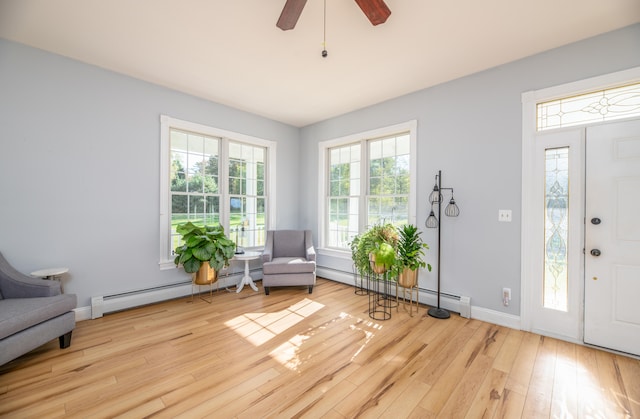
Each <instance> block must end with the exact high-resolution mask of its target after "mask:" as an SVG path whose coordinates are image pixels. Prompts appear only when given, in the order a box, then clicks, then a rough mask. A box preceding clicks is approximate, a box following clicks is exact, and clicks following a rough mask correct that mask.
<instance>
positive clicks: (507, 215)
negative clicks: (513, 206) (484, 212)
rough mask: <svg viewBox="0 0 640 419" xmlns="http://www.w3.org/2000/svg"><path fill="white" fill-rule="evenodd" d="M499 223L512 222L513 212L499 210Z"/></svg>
mask: <svg viewBox="0 0 640 419" xmlns="http://www.w3.org/2000/svg"><path fill="white" fill-rule="evenodd" d="M498 221H501V222H503V223H510V222H511V210H503V209H501V210H498Z"/></svg>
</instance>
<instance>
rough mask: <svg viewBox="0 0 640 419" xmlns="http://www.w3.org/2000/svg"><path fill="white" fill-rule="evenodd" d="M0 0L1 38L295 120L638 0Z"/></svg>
mask: <svg viewBox="0 0 640 419" xmlns="http://www.w3.org/2000/svg"><path fill="white" fill-rule="evenodd" d="M323 1H324V0H309V1H308V2H307V5H306V7H305V9H304V11H303V12H302V15H301V17H300V20H299V21H298V24H297V26H296V27H295V28H294V29H293V30H291V31H287V32H284V31H281V30H280V29H278V28H277V27H276V21H277V20H278V17H279V15H280V11H281V10H282V7H283V5H284V3H285V0H0V37H3V38H6V39H10V40H13V41H17V42H20V43H24V44H27V45H30V46H34V47H37V48H41V49H44V50H47V51H51V52H54V53H57V54H61V55H64V56H67V57H72V58H75V59H77V60H80V61H83V62H86V63H90V64H94V65H96V66H99V67H103V68H107V69H110V70H113V71H116V72H119V73H123V74H127V75H130V76H133V77H136V78H139V79H143V80H147V81H150V82H152V83H156V84H159V85H163V86H167V87H169V88H172V89H176V90H180V91H183V92H186V93H189V94H192V95H195V96H199V97H202V98H205V99H209V100H212V101H215V102H218V103H222V104H225V105H229V106H231V107H234V108H238V109H242V110H246V111H249V112H252V113H255V114H258V115H262V116H265V117H267V118H271V119H274V120H277V121H281V122H284V123H287V124H291V125H294V126H298V127H301V126H305V125H308V124H312V123H314V122H318V121H321V120H324V119H327V118H331V117H333V116H337V115H341V114H344V113H347V112H350V111H353V110H356V109H360V108H363V107H366V106H369V105H372V104H375V103H379V102H382V101H384V100H387V99H391V98H394V97H398V96H401V95H404V94H406V93H410V92H414V91H417V90H420V89H423V88H426V87H429V86H433V85H436V84H439V83H442V82H445V81H448V80H452V79H455V78H458V77H461V76H465V75H468V74H472V73H475V72H477V71H480V70H484V69H487V68H491V67H494V66H496V65H500V64H504V63H507V62H510V61H513V60H516V59H519V58H522V57H525V56H528V55H532V54H535V53H538V52H541V51H545V50H548V49H551V48H555V47H558V46H561V45H565V44H568V43H571V42H574V41H577V40H580V39H584V38H588V37H591V36H594V35H598V34H600V33H604V32H608V31H611V30H614V29H617V28H621V27H624V26H627V25H630V24H633V23H636V22H639V21H640V1H639V0H439V1H436V0H385V1H386V3H387V5H388V6H389V8H390V9H391V11H392V13H391V16H390V17H389V19H388V20H387V22H386V23H384V24H382V25H379V26H372V25H371V24H370V23H369V21H368V20H367V19H366V17H365V16H364V14H363V13H362V12H361V10H360V9H359V8H358V6H357V4H356V3H355V1H353V0H326V3H327V21H326V49H327V51H328V53H329V55H328V57H326V58H323V57H322V56H321V51H322V49H323V45H322V43H323V4H324V3H323Z"/></svg>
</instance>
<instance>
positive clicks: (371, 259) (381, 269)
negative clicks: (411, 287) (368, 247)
mask: <svg viewBox="0 0 640 419" xmlns="http://www.w3.org/2000/svg"><path fill="white" fill-rule="evenodd" d="M369 264H370V265H371V270H372V271H373V272H375V273H377V274H378V275H382V274H383V273H385V272H386V271H387V267H386V266H384V265H377V264H376V255H374V254H373V253H369Z"/></svg>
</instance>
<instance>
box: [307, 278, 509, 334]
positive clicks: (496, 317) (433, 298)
mask: <svg viewBox="0 0 640 419" xmlns="http://www.w3.org/2000/svg"><path fill="white" fill-rule="evenodd" d="M316 273H317V275H318V276H319V277H322V278H327V279H330V280H332V281H336V282H341V283H343V284H347V285H351V286H354V279H353V274H352V273H348V272H343V271H337V270H333V269H329V268H326V267H321V266H319V267H318V268H317V269H316ZM418 301H420V303H421V304H425V305H428V306H431V307H435V306H437V304H438V297H437V295H436V294H435V293H433V292H427V291H426V290H420V292H419V293H418ZM471 301H473V299H471ZM440 307H442V308H445V309H447V310H449V311H452V312H454V313H460V310H461V306H460V297H458V296H450V295H440ZM470 311H471V318H472V319H476V320H481V321H484V322H487V323H493V324H497V325H499V326H505V327H509V328H511V329H517V330H520V316H514V315H512V314H507V313H502V312H500V311H496V310H490V309H488V308H484V307H478V306H473V305H472V306H471V310H470Z"/></svg>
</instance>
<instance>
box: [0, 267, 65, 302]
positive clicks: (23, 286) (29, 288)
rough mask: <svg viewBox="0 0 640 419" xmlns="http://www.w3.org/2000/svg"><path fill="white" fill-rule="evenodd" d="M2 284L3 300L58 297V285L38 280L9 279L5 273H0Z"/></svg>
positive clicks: (56, 282)
mask: <svg viewBox="0 0 640 419" xmlns="http://www.w3.org/2000/svg"><path fill="white" fill-rule="evenodd" d="M0 277H2V279H1V280H0V281H1V282H2V284H1V285H0V288H1V289H2V296H3V297H4V298H33V297H52V296H54V295H60V294H61V292H60V283H59V282H58V281H51V280H46V279H40V278H31V277H28V276H26V275H25V276H23V277H21V278H16V277H13V276H12V277H9V276H7V275H6V273H5V272H2V273H0Z"/></svg>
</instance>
